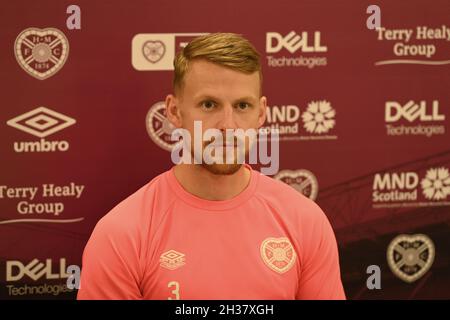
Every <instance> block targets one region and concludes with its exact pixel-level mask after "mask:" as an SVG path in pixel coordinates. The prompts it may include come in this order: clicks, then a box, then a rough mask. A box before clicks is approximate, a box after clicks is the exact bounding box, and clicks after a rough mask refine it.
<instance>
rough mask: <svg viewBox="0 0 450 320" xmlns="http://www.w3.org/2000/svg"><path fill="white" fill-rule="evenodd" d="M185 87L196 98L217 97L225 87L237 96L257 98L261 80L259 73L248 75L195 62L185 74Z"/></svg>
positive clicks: (212, 64) (207, 63)
mask: <svg viewBox="0 0 450 320" xmlns="http://www.w3.org/2000/svg"><path fill="white" fill-rule="evenodd" d="M183 85H184V89H185V90H186V89H188V91H189V92H191V94H194V95H195V96H196V97H197V96H201V95H202V96H207V95H217V94H219V93H220V92H221V91H222V89H223V87H227V88H230V89H231V90H233V93H235V95H240V96H243V97H252V96H254V97H256V98H257V97H259V87H260V79H259V73H258V72H257V71H256V72H254V73H252V74H248V73H244V72H241V71H238V70H234V69H231V68H228V67H224V66H220V65H218V64H215V63H211V62H208V61H193V62H191V63H190V65H189V67H188V70H187V72H186V74H185V77H184V84H183ZM192 91H194V92H195V93H194V92H192Z"/></svg>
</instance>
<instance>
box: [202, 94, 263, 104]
mask: <svg viewBox="0 0 450 320" xmlns="http://www.w3.org/2000/svg"><path fill="white" fill-rule="evenodd" d="M194 100H213V101H221V99H219V98H217V97H214V96H212V95H210V94H200V95H198V96H196V97H195V98H194ZM241 101H258V99H257V98H256V97H252V96H244V97H241V98H238V99H235V100H234V103H236V102H241Z"/></svg>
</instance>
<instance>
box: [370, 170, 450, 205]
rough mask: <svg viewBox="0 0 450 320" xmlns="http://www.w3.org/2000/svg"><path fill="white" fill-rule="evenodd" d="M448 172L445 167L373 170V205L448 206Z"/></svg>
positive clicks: (449, 174) (449, 177) (449, 190)
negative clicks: (374, 171) (375, 172)
mask: <svg viewBox="0 0 450 320" xmlns="http://www.w3.org/2000/svg"><path fill="white" fill-rule="evenodd" d="M449 195H450V173H449V169H448V168H446V167H433V168H429V169H428V170H426V171H425V172H424V174H419V173H418V172H415V171H403V172H388V173H377V174H375V175H374V178H373V185H372V204H373V207H374V208H388V207H391V208H393V207H424V206H449V205H450V202H449V201H447V199H448V196H449Z"/></svg>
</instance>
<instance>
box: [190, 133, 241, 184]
mask: <svg viewBox="0 0 450 320" xmlns="http://www.w3.org/2000/svg"><path fill="white" fill-rule="evenodd" d="M212 143H213V142H206V143H204V144H203V148H202V149H203V150H205V148H206V147H208V145H210V144H212ZM239 147H240V145H239V144H238V142H237V140H234V146H233V147H225V146H223V147H222V146H220V147H215V148H214V151H213V153H214V155H213V159H215V160H216V161H214V162H213V163H207V162H206V161H205V159H203V154H202V155H198V154H194V151H193V150H191V154H192V156H193V157H195V158H197V159H198V160H201V161H199V162H200V164H197V165H200V166H202V167H203V168H204V169H206V170H207V171H208V172H210V173H212V174H214V175H232V174H235V173H236V172H237V171H239V169H240V168H241V167H242V165H243V162H245V158H246V157H247V155H248V149H247V148H246V146H245V145H243V146H242V147H241V148H239ZM218 149H221V150H222V155H220V154H218V155H217V156H216V155H215V151H217V150H218ZM231 149H233V151H234V152H233V153H232V152H231ZM238 154H240V155H241V158H242V159H243V160H244V161H242V160H240V161H239V157H238ZM242 155H243V156H242ZM219 157H222V161H221V163H220V162H219V161H218V159H219Z"/></svg>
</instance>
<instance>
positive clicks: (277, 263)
mask: <svg viewBox="0 0 450 320" xmlns="http://www.w3.org/2000/svg"><path fill="white" fill-rule="evenodd" d="M260 251H261V258H262V260H263V261H264V263H265V264H266V266H268V267H269V268H270V269H272V270H273V271H275V272H277V273H280V274H282V273H285V272H287V271H289V270H290V269H291V268H292V266H293V265H294V262H295V259H296V257H297V255H296V253H295V250H294V247H293V246H292V244H291V242H290V241H289V239H288V238H286V237H281V238H272V237H269V238H266V239H265V240H264V241H263V242H262V243H261V247H260Z"/></svg>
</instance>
